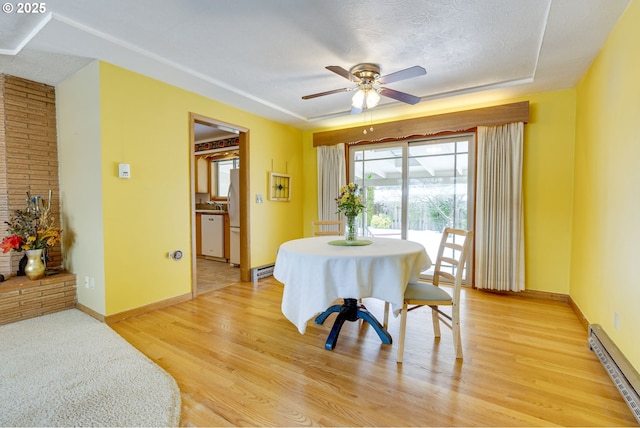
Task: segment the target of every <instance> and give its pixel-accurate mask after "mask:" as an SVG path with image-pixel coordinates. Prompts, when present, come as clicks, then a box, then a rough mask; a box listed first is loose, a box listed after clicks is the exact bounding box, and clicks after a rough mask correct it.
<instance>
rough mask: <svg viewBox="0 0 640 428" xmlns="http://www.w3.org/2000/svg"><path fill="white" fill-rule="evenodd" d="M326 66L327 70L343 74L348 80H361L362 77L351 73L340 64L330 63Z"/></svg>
mask: <svg viewBox="0 0 640 428" xmlns="http://www.w3.org/2000/svg"><path fill="white" fill-rule="evenodd" d="M325 68H326V69H327V70H329V71H333V72H334V73H336V74H337V75H339V76H342V77H344V78H345V79H347V80H351V81H352V82H359V81H360V79H358V78H357V77H356V76H354V75H353V74H351V73H349V72H348V71H347V70H345V69H344V68H342V67H340V66H339V65H328V66H326V67H325Z"/></svg>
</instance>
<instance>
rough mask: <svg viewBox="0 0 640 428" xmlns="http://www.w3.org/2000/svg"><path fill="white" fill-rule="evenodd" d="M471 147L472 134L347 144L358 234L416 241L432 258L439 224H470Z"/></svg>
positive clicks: (434, 252)
mask: <svg viewBox="0 0 640 428" xmlns="http://www.w3.org/2000/svg"><path fill="white" fill-rule="evenodd" d="M474 149H475V136H474V134H463V135H458V136H453V137H446V138H443V137H437V138H429V139H423V140H417V141H411V142H408V141H404V142H394V143H379V144H367V145H360V146H350V147H349V161H350V170H349V175H350V177H349V181H353V182H356V183H358V184H359V185H361V186H362V188H363V189H364V193H365V205H366V208H365V210H364V212H363V215H362V217H361V219H360V223H359V224H360V226H359V228H360V234H361V235H365V236H380V237H389V238H396V239H409V240H412V241H416V242H419V243H421V244H422V245H424V247H425V248H426V250H427V253H428V254H429V256H430V257H431V258H432V259H434V258H435V257H436V255H437V253H438V247H439V244H440V238H441V236H442V231H443V230H444V228H445V227H455V228H461V229H468V228H469V225H473V200H474V197H473V177H474V172H473V168H474V165H475V161H474ZM467 266H470V265H469V264H468V265H467Z"/></svg>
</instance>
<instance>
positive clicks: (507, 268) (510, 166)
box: [475, 122, 525, 291]
mask: <svg viewBox="0 0 640 428" xmlns="http://www.w3.org/2000/svg"><path fill="white" fill-rule="evenodd" d="M523 129H524V125H523V123H521V122H520V123H511V124H507V125H502V126H494V127H484V126H482V127H478V171H477V174H478V183H477V185H478V190H477V195H476V196H477V205H476V210H477V211H476V231H475V239H476V257H475V263H476V264H475V266H476V281H475V282H476V286H477V287H478V288H484V289H490V290H501V291H522V290H524V289H525V284H524V215H523V201H522V150H523V137H522V136H523Z"/></svg>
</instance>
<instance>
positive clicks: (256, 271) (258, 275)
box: [251, 264, 273, 282]
mask: <svg viewBox="0 0 640 428" xmlns="http://www.w3.org/2000/svg"><path fill="white" fill-rule="evenodd" d="M271 275H273V265H272V264H271V265H264V266H260V267H257V268H253V269H251V280H252V281H253V282H256V281H257V280H259V279H262V278H266V277H268V276H271Z"/></svg>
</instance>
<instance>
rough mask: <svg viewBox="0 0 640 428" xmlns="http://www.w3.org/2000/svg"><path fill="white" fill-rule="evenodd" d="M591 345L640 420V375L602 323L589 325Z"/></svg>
mask: <svg viewBox="0 0 640 428" xmlns="http://www.w3.org/2000/svg"><path fill="white" fill-rule="evenodd" d="M589 347H590V348H591V350H592V351H593V352H595V353H596V355H597V356H598V358H599V359H600V362H602V365H603V366H604V368H605V369H606V370H607V373H609V376H611V380H613V382H614V383H615V385H616V387H617V388H618V390H619V391H620V394H622V397H623V398H624V400H625V401H626V403H627V405H628V406H629V408H630V409H631V412H632V413H633V416H635V418H636V420H637V421H638V422H640V396H639V395H638V393H640V375H638V372H637V371H636V370H635V369H634V368H633V366H632V365H631V364H630V363H629V361H628V360H627V358H626V357H625V356H624V354H623V353H622V352H620V350H619V349H618V347H617V346H616V344H615V343H613V341H612V340H611V339H610V338H609V336H608V335H607V333H605V331H604V329H603V328H602V326H601V325H600V324H591V325H589Z"/></svg>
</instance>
